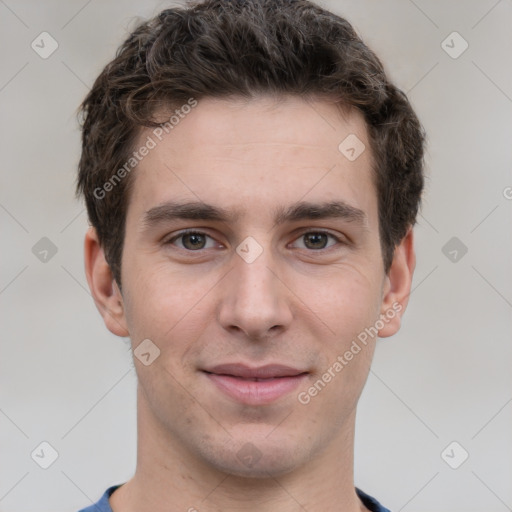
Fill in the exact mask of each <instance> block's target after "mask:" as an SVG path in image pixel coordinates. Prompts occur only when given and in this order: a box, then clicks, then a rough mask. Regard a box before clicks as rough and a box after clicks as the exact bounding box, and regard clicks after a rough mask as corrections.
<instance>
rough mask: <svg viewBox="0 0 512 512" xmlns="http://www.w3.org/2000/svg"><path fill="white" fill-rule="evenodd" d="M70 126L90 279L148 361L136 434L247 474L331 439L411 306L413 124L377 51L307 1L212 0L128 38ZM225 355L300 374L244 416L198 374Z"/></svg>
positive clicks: (416, 146) (241, 403)
mask: <svg viewBox="0 0 512 512" xmlns="http://www.w3.org/2000/svg"><path fill="white" fill-rule="evenodd" d="M82 116H83V121H82V122H83V139H82V156H81V160H80V164H79V176H78V187H77V190H78V192H79V193H80V194H83V196H84V197H85V201H86V204H87V210H88V215H89V219H90V222H91V224H92V229H91V231H90V232H89V234H88V235H87V238H86V267H87V276H88V281H89V285H90V287H91V290H92V292H93V295H94V297H95V301H96V303H97V305H98V307H99V309H100V311H101V313H102V314H103V316H104V319H105V323H106V325H107V327H108V328H109V329H110V330H111V331H112V332H114V333H116V334H118V335H120V336H130V338H131V340H132V344H133V348H134V349H137V347H138V346H139V344H140V343H141V342H142V341H143V340H151V342H150V345H143V346H144V347H146V346H148V347H151V350H152V351H153V352H151V350H150V352H151V353H152V354H154V355H158V357H156V358H155V359H154V360H152V362H151V364H148V365H146V364H144V363H143V362H142V361H140V360H138V359H137V358H136V359H135V363H136V367H137V372H138V377H139V383H140V390H141V394H140V395H139V398H140V402H139V407H140V411H142V412H140V414H144V415H145V417H146V421H147V424H148V425H152V427H148V428H153V429H155V428H157V426H158V429H159V431H160V432H162V433H163V434H162V435H163V436H164V437H166V438H167V441H168V442H169V443H170V444H171V445H172V444H173V443H174V445H175V446H176V447H177V446H180V447H181V448H180V450H183V449H184V450H187V456H189V457H190V455H191V454H193V455H194V456H195V457H197V460H202V461H207V462H208V463H209V464H211V465H212V466H215V467H217V468H219V469H223V470H225V471H228V472H231V473H238V474H250V475H256V474H258V471H259V472H260V474H263V473H268V472H273V473H275V474H279V473H283V472H286V471H290V470H292V469H293V468H296V467H298V466H300V464H301V463H303V462H304V461H306V460H308V459H311V458H313V457H314V456H315V455H318V454H320V453H322V452H323V451H325V449H326V447H327V446H328V444H329V443H332V442H335V440H337V439H339V436H340V432H344V435H346V434H347V432H348V431H349V430H350V429H349V426H350V425H351V424H353V420H354V415H355V406H356V404H357V400H358V398H359V395H360V393H361V390H362V388H363V386H364V382H365V380H366V377H367V375H368V371H369V367H370V362H371V357H372V354H373V348H374V345H375V340H376V334H377V333H378V334H379V336H381V337H385V336H390V335H392V334H394V333H395V332H396V331H397V330H398V328H399V325H400V317H401V315H402V313H403V311H404V309H405V306H406V304H407V298H408V294H409V291H410V282H411V279H412V272H413V269H414V250H413V244H412V226H413V225H414V223H415V219H416V215H417V212H418V208H419V204H420V197H421V191H422V187H423V169H422V158H423V143H424V135H423V131H422V129H421V126H420V124H419V122H418V119H417V117H416V115H415V114H414V112H413V110H412V108H411V106H410V104H409V102H408V100H407V98H406V97H405V95H404V94H403V93H402V92H401V91H400V90H399V89H398V88H397V87H395V86H394V85H393V84H392V83H390V81H389V80H388V78H387V76H386V74H385V72H384V70H383V67H382V65H381V63H380V61H379V60H378V58H377V57H376V56H375V54H374V53H373V52H372V51H371V50H370V49H369V48H368V47H366V46H365V45H364V43H363V42H362V41H361V39H360V38H359V37H358V36H357V34H356V33H355V31H354V30H353V28H352V27H351V25H350V24H349V23H348V22H347V21H346V20H344V19H342V18H340V17H338V16H336V15H334V14H332V13H330V12H327V11H325V10H323V9H322V8H320V7H318V6H316V5H314V4H312V3H310V2H308V1H304V0H296V1H294V0H277V1H276V0H272V1H270V0H246V1H236V0H233V1H220V0H210V1H206V2H201V3H197V4H194V5H190V6H188V7H186V8H175V9H168V10H166V11H163V12H162V13H161V14H160V15H159V16H157V17H156V18H154V19H152V20H150V21H148V22H145V23H143V24H141V25H140V26H139V27H137V28H136V29H135V30H134V31H133V33H132V34H131V35H130V37H129V38H128V39H127V40H126V41H125V42H124V44H123V45H122V46H121V48H120V49H119V51H118V53H117V56H116V57H115V59H114V60H113V61H112V62H111V63H109V64H108V65H107V66H106V68H105V69H104V70H103V72H102V73H101V74H100V76H99V77H98V79H97V80H96V82H95V83H94V85H93V88H92V90H91V91H90V93H89V94H88V96H87V98H86V99H85V101H84V103H83V105H82ZM184 230H187V231H188V234H184V232H183V231H184ZM372 329H373V330H372ZM362 333H366V339H364V340H363V338H364V335H362ZM369 333H371V334H369ZM357 340H359V341H357ZM145 343H146V344H147V343H148V342H145ZM354 343H355V345H354ZM155 347H156V348H155ZM347 351H348V352H351V353H352V356H350V355H349V354H348V353H347ZM344 354H347V357H343V356H344ZM340 357H341V359H340ZM150 359H153V357H151V358H150ZM146 362H148V361H146ZM336 362H337V363H338V365H336ZM231 363H241V364H242V365H243V366H246V367H250V368H253V369H254V368H256V367H258V368H261V367H262V366H265V365H268V364H280V365H283V364H285V363H286V364H287V365H288V366H290V367H291V368H292V369H294V370H297V371H300V372H299V373H301V374H302V375H301V377H300V378H297V379H296V381H295V380H294V382H295V384H293V382H291V383H290V386H292V384H293V385H294V386H295V387H294V388H293V391H292V392H289V393H285V394H284V395H283V396H280V397H279V398H276V399H272V400H271V399H270V398H269V399H268V401H265V400H264V399H263V398H262V395H260V397H259V398H256V399H255V400H256V401H255V402H254V403H253V402H251V400H252V399H254V396H253V395H251V396H252V399H251V398H247V396H246V397H245V398H244V399H240V397H239V398H234V397H233V396H232V394H230V393H226V389H221V388H222V387H223V386H224V388H225V387H226V386H228V387H229V385H230V384H229V382H228V383H227V384H226V382H224V381H222V379H221V380H220V381H219V382H217V380H218V379H217V380H216V377H215V376H214V377H212V374H213V375H215V371H216V370H215V368H217V367H218V366H219V365H225V364H231ZM219 371H220V370H219ZM223 371H224V372H228V370H226V368H224V370H223ZM262 371H263V372H264V371H271V370H268V368H267V370H262ZM281 371H282V370H281ZM326 372H327V373H326ZM329 376H330V377H329ZM292 380H293V379H292ZM313 389H316V391H314V390H313ZM249 394H250V393H249ZM269 396H270V395H269ZM247 400H249V401H247ZM258 400H259V401H258ZM286 414H289V420H287V421H285V422H283V423H281V424H279V422H280V421H282V419H283V417H284V416H285V415H286ZM278 425H279V426H278ZM270 432H272V434H271V435H270V434H269V433H270ZM248 440H251V447H249V448H248V447H247V446H246V443H247V441H248ZM183 447H185V448H183ZM297 447H299V448H297ZM243 450H257V452H255V453H258V454H259V455H257V458H258V460H259V461H260V462H259V463H258V464H259V467H257V466H258V464H256V465H254V464H252V465H251V466H248V465H244V463H243V461H242V459H243V457H241V456H240V453H243ZM253 455H254V454H253ZM253 458H254V457H253Z"/></svg>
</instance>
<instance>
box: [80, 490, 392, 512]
mask: <svg viewBox="0 0 512 512" xmlns="http://www.w3.org/2000/svg"><path fill="white" fill-rule="evenodd" d="M118 487H120V485H114V486H113V487H109V488H108V489H107V490H106V491H105V493H104V494H103V496H102V497H101V498H100V501H98V502H97V503H96V504H94V505H91V506H90V507H87V508H83V509H82V510H79V511H78V512H112V508H111V507H110V503H109V502H108V499H109V498H110V495H111V494H112V493H113V492H114V491H115V490H116V489H117V488H118ZM356 493H357V495H358V496H359V499H360V500H361V501H362V502H363V504H364V506H365V507H366V508H367V509H368V510H371V511H372V512H390V511H389V509H387V508H385V507H383V506H382V505H381V504H380V503H379V502H378V501H377V500H376V499H375V498H372V497H371V496H368V494H365V493H364V492H363V491H361V490H360V489H358V488H357V487H356Z"/></svg>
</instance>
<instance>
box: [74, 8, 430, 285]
mask: <svg viewBox="0 0 512 512" xmlns="http://www.w3.org/2000/svg"><path fill="white" fill-rule="evenodd" d="M261 94H273V95H276V94H277V95H279V94H291V95H298V96H302V97H314V96H320V97H329V98H332V100H333V101H334V102H335V103H338V104H340V105H344V106H350V107H355V108H357V109H359V111H361V112H362V114H363V115H364V118H365V121H366V124H367V128H368V133H369V138H370V143H371V149H372V154H373V159H374V161H375V169H374V172H375V184H376V189H377V194H378V211H379V233H380V240H381V248H382V255H383V261H384V268H385V271H386V272H388V270H389V268H390V265H391V262H392V259H393V254H394V249H395V247H396V245H398V244H399V243H400V241H401V240H402V239H403V237H404V236H405V235H406V233H407V230H408V228H409V227H410V226H412V225H413V224H414V223H415V221H416V215H417V213H418V209H419V205H420V201H421V192H422V189H423V146H424V139H425V137H424V132H423V129H422V127H421V125H420V123H419V121H418V118H417V117H416V115H415V113H414V111H413V109H412V107H411V105H410V103H409V101H408V100H407V98H406V96H405V94H404V93H403V92H402V91H400V90H399V89H398V88H397V87H395V86H394V85H393V84H392V83H390V81H389V80H388V78H387V76H386V74H385V72H384V69H383V67H382V64H381V63H380V61H379V59H378V58H377V57H376V55H375V54H374V53H373V52H372V51H371V50H370V49H369V48H368V47H367V46H366V45H365V44H364V43H363V42H362V41H361V39H360V38H359V37H358V36H357V34H356V32H355V31H354V29H353V27H352V26H351V25H350V23H349V22H348V21H347V20H345V19H343V18H341V17H339V16H337V15H335V14H333V13H331V12H329V11H326V10H324V9H322V8H321V7H319V6H317V5H315V4H313V3H312V2H309V1H307V0H206V1H202V2H199V3H194V4H190V3H189V5H187V6H186V7H180V8H172V9H167V10H164V11H163V12H161V13H160V14H159V15H158V16H156V17H155V18H153V19H151V20H149V21H147V22H144V23H142V24H141V25H139V26H138V27H137V28H136V29H135V30H134V31H133V32H132V34H131V35H130V36H129V38H128V39H127V40H126V41H125V42H124V43H123V44H122V46H121V47H120V48H119V50H118V52H117V55H116V57H115V58H114V60H113V61H112V62H110V63H109V64H108V65H107V66H106V67H105V69H104V70H103V71H102V73H101V74H100V75H99V77H98V78H97V79H96V81H95V83H94V85H93V87H92V89H91V91H90V92H89V94H88V95H87V97H86V98H85V100H84V102H83V103H82V105H81V115H82V155H81V159H80V163H79V172H78V181H77V194H78V195H80V194H83V195H84V196H85V201H86V205H87V211H88V215H89V220H90V222H91V224H92V225H93V226H94V227H95V228H96V230H97V232H98V237H99V240H100V243H101V244H102V246H103V248H104V250H105V256H106V259H107V261H108V263H109V265H110V267H111V269H112V272H113V275H114V278H115V279H116V281H117V282H118V284H119V285H120V284H121V256H122V249H123V239H124V234H125V220H126V212H127V205H128V199H129V189H130V184H131V182H132V179H131V175H128V176H126V178H124V179H123V180H119V182H118V183H115V186H114V187H110V188H112V190H111V191H109V193H108V194H103V195H104V197H99V198H98V192H97V191H98V190H100V189H102V187H103V186H104V184H105V183H106V182H108V181H109V180H111V179H112V176H113V175H114V173H115V172H116V171H117V170H118V169H120V168H121V166H123V164H125V163H126V161H127V159H128V158H129V155H130V151H133V146H134V144H135V141H136V140H137V136H138V135H139V134H140V130H141V127H146V126H155V125H157V124H158V123H156V122H155V119H154V115H155V112H156V111H157V109H158V108H159V107H162V105H163V106H166V107H170V108H173V107H174V106H179V105H183V104H186V103H187V102H188V101H189V100H190V98H195V100H200V99H201V98H205V97H231V96H241V97H245V98H251V97H254V96H256V95H261Z"/></svg>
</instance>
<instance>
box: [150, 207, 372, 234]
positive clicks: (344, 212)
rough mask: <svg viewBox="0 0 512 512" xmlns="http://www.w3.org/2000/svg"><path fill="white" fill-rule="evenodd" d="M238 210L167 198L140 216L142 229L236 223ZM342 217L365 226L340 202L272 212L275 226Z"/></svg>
mask: <svg viewBox="0 0 512 512" xmlns="http://www.w3.org/2000/svg"><path fill="white" fill-rule="evenodd" d="M241 215H242V211H240V210H235V211H229V210H227V209H225V208H222V207H218V206H213V205H210V204H206V203H203V202H200V201H191V202H175V201H170V202H166V203H163V204H161V205H158V206H155V207H153V208H151V209H149V210H148V211H147V212H146V213H145V214H144V217H143V221H142V222H143V225H144V227H146V228H151V227H153V226H156V225H159V224H162V223H165V222H170V221H173V220H180V219H186V220H205V221H217V222H236V221H237V220H238V219H239V218H240V216H241ZM332 218H337V219H342V220H345V221H346V222H350V223H356V224H360V225H361V226H366V225H367V216H366V214H365V212H364V211H363V210H360V209H359V208H356V207H355V206H352V205H350V204H348V203H346V202H344V201H330V202H327V203H312V202H306V201H301V202H298V203H295V204H293V205H291V206H289V207H287V208H284V207H280V208H277V209H276V211H275V212H274V223H275V225H280V224H284V223H285V222H296V221H301V220H320V219H332Z"/></svg>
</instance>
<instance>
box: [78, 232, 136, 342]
mask: <svg viewBox="0 0 512 512" xmlns="http://www.w3.org/2000/svg"><path fill="white" fill-rule="evenodd" d="M84 259H85V274H86V276H87V282H88V283H89V288H90V290H91V293H92V296H93V299H94V302H95V304H96V307H97V308H98V311H99V312H100V315H101V316H102V317H103V321H104V322H105V325H106V326H107V329H108V330H109V331H110V332H112V333H113V334H116V335H117V336H122V337H124V336H128V335H129V333H128V328H127V324H126V318H125V314H124V303H123V297H122V295H121V291H120V290H119V287H118V285H117V283H116V282H115V280H114V276H113V274H112V271H111V270H110V265H109V264H108V263H107V260H106V259H105V253H104V250H103V247H101V244H100V242H99V239H98V234H97V233H96V229H95V228H92V227H91V228H89V229H88V231H87V233H86V235H85V242H84Z"/></svg>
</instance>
